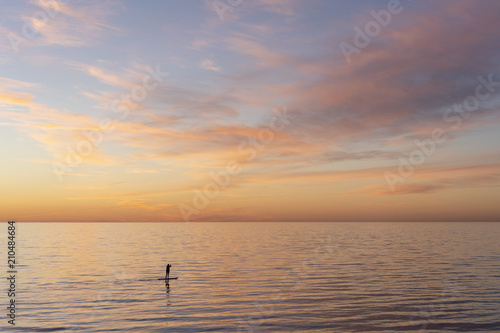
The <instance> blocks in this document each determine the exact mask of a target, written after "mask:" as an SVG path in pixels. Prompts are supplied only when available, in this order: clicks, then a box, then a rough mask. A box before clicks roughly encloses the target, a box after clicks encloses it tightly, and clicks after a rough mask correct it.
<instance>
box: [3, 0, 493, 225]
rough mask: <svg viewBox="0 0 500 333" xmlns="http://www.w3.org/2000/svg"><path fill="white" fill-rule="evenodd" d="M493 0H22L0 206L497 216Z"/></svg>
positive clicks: (353, 216) (6, 89)
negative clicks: (141, 0)
mask: <svg viewBox="0 0 500 333" xmlns="http://www.w3.org/2000/svg"><path fill="white" fill-rule="evenodd" d="M498 31H500V3H499V2H498V1H494V0H491V1H487V0H485V1H474V2H472V1H465V0H464V1H452V0H442V1H431V0H422V1H411V0H401V1H398V0H390V1H350V2H346V1H340V0H338V1H329V0H310V1H305V0H303V1H300V0H251V1H250V0H216V1H213V0H207V1H203V0H182V1H181V0H179V1H174V0H170V1H159V0H157V1H145V2H144V1H143V2H139V1H106V0H104V1H103V0H99V1H97V0H96V1H92V0H86V1H68V0H66V1H55V0H40V1H39V0H33V1H10V2H3V3H2V14H1V18H0V51H1V52H0V69H1V71H0V151H1V153H2V163H1V164H0V177H1V184H2V186H1V189H2V190H1V192H0V203H1V209H0V219H3V220H8V219H16V220H17V221H21V222H22V221H41V222H44V221H54V222H57V221H96V222H98V221H184V222H190V221H500V207H499V205H498V197H500V148H499V142H500V131H499V125H500V112H499V111H500V93H499V92H500V39H499V38H498Z"/></svg>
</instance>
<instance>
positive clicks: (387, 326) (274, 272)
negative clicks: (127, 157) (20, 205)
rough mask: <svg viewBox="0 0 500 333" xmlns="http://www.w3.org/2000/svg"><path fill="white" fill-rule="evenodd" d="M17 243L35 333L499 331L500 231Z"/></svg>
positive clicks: (443, 228)
mask: <svg viewBox="0 0 500 333" xmlns="http://www.w3.org/2000/svg"><path fill="white" fill-rule="evenodd" d="M4 227H5V228H6V226H4ZM18 236H19V237H18V239H19V242H20V243H19V247H18V253H19V254H18V257H19V260H20V261H21V264H22V265H19V266H18V269H19V273H18V281H17V284H18V287H17V288H18V291H19V293H18V294H17V300H18V301H17V302H18V303H19V305H18V311H17V314H18V327H17V328H21V330H23V331H28V332H37V331H50V332H51V331H58V330H59V331H82V332H110V331H116V332H134V331H136V332H238V331H241V332H480V331H482V332H495V331H496V332H500V310H499V309H500V224H493V223H480V224H473V223H188V224H181V223H168V224H167V223H162V224H159V223H158V224H154V223H103V224H97V223H67V224H64V223H49V224H47V223H44V224H41V223H40V224H36V223H24V224H23V223H18ZM167 263H171V264H172V272H171V276H178V277H179V279H178V280H175V281H171V282H170V284H169V285H168V286H166V285H165V283H164V282H163V281H158V280H155V279H156V278H158V277H162V276H163V275H164V274H165V273H164V270H165V265H166V264H167ZM146 279H149V280H146ZM140 280H146V281H140ZM4 321H5V322H2V323H1V325H0V327H3V328H5V326H6V325H5V324H6V319H4ZM19 326H21V327H19ZM0 330H1V329H0Z"/></svg>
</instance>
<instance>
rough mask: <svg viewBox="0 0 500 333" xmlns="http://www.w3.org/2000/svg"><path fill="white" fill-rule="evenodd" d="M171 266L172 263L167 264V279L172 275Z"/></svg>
mask: <svg viewBox="0 0 500 333" xmlns="http://www.w3.org/2000/svg"><path fill="white" fill-rule="evenodd" d="M170 267H172V265H170V264H167V270H166V272H165V278H166V279H168V278H169V277H170Z"/></svg>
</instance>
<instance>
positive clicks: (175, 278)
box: [158, 277, 179, 280]
mask: <svg viewBox="0 0 500 333" xmlns="http://www.w3.org/2000/svg"><path fill="white" fill-rule="evenodd" d="M178 278H179V277H174V278H168V279H167V278H161V279H158V280H177V279H178Z"/></svg>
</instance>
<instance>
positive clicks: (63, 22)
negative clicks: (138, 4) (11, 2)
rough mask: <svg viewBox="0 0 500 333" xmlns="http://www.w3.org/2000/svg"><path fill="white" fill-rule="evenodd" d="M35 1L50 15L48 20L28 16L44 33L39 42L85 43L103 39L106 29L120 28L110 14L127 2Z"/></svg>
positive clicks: (40, 32)
mask: <svg viewBox="0 0 500 333" xmlns="http://www.w3.org/2000/svg"><path fill="white" fill-rule="evenodd" d="M33 3H34V4H35V5H37V6H39V7H40V9H42V10H44V13H45V12H48V13H49V14H50V15H46V19H42V18H41V17H40V16H37V15H33V16H31V17H24V19H26V20H28V21H29V22H30V23H31V25H32V26H33V27H34V28H35V29H36V31H37V32H38V33H39V34H40V36H41V38H38V39H37V44H38V45H40V44H41V45H63V46H73V47H77V46H83V45H88V44H91V43H93V42H94V41H95V40H98V39H100V38H102V35H103V33H104V32H105V31H109V30H112V31H120V29H118V28H116V27H114V26H112V25H109V24H107V23H105V22H107V21H109V16H111V15H113V14H115V13H117V12H119V11H121V10H123V5H121V4H120V3H119V2H116V1H90V2H77V3H66V2H64V3H63V2H60V1H58V2H53V1H42V0H38V1H33ZM54 4H56V5H54Z"/></svg>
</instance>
